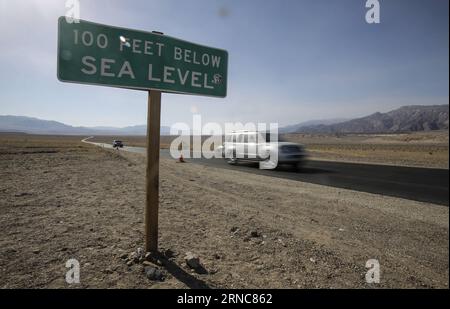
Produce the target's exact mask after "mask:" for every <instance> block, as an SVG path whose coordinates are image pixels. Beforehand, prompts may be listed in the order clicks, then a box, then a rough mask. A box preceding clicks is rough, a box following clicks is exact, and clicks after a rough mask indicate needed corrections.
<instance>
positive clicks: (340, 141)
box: [91, 131, 449, 169]
mask: <svg viewBox="0 0 450 309" xmlns="http://www.w3.org/2000/svg"><path fill="white" fill-rule="evenodd" d="M115 138H117V139H121V140H123V141H124V142H125V144H126V145H129V146H139V147H145V137H143V136H122V137H111V136H96V137H94V138H93V139H92V140H91V141H94V142H103V143H111V142H112V140H113V139H115ZM205 138H206V137H203V140H204V139H205ZM282 138H284V139H286V140H288V141H292V142H297V143H301V144H303V145H305V146H306V149H307V150H308V152H309V154H310V156H311V159H313V160H325V161H341V162H357V163H369V164H387V165H397V166H414V167H428V168H444V169H448V168H449V165H448V164H449V163H448V162H449V160H448V156H449V151H448V146H449V135H448V131H432V132H414V133H402V134H344V135H327V134H285V135H282ZM173 139H174V137H172V136H161V148H169V146H170V143H171V142H172V140H173Z"/></svg>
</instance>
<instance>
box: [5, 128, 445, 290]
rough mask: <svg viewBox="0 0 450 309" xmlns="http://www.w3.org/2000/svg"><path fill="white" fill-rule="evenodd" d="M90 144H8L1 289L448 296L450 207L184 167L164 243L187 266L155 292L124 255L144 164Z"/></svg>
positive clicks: (176, 172)
mask: <svg viewBox="0 0 450 309" xmlns="http://www.w3.org/2000/svg"><path fill="white" fill-rule="evenodd" d="M79 139H81V138H78V137H71V138H67V137H64V138H58V137H39V136H16V135H6V136H0V173H1V179H2V180H1V183H0V208H1V211H0V229H1V230H0V235H1V236H0V287H2V288H73V287H82V288H87V287H90V288H186V287H204V288H206V287H211V288H348V287H349V288H377V287H381V288H448V275H449V271H448V266H449V261H448V252H449V246H448V244H449V242H448V239H449V238H448V231H449V213H448V207H445V206H438V205H433V204H427V203H421V202H414V201H409V200H405V199H399V198H393V197H386V196H381V195H375V194H369V193H362V192H356V191H351V190H345V189H337V188H331V187H325V186H320V185H314V184H307V183H302V182H297V181H291V180H284V179H278V178H272V177H267V176H260V175H254V174H247V173H242V172H237V171H228V170H223V169H216V168H212V167H207V166H201V165H195V164H192V163H186V164H182V163H175V161H174V160H170V159H162V161H161V163H160V172H161V175H160V195H161V198H160V200H161V201H160V239H159V241H160V247H161V251H162V252H164V251H165V250H167V249H170V250H172V251H173V252H174V256H173V257H170V258H161V261H162V262H163V264H164V265H162V266H161V265H160V266H158V267H159V268H160V269H161V270H162V271H163V273H164V274H165V277H166V278H165V280H164V281H162V282H155V281H150V280H149V279H147V278H146V276H145V274H144V273H143V266H142V265H141V264H133V265H131V266H127V265H126V262H125V260H124V259H123V258H121V257H122V256H124V255H127V254H128V253H130V252H132V251H134V250H136V249H137V248H138V247H141V246H142V244H143V238H144V236H143V209H144V180H145V174H144V172H145V163H144V157H143V156H141V155H139V154H130V153H123V152H120V151H119V152H117V151H112V150H105V149H99V148H96V147H95V146H93V145H88V144H83V143H80V142H79ZM252 235H253V236H252ZM187 251H191V252H193V253H195V254H197V255H198V256H199V257H200V261H201V263H202V264H203V266H204V268H205V270H206V273H203V274H201V273H200V274H199V273H197V272H195V271H193V270H191V269H190V268H189V267H187V266H186V264H185V261H184V255H185V253H186V252H187ZM70 258H76V259H78V260H79V261H80V264H81V277H80V280H81V283H80V284H79V285H69V284H67V283H66V282H65V279H64V278H65V272H66V271H67V269H66V268H65V263H66V261H67V260H68V259H70ZM369 259H378V260H379V262H380V266H381V283H380V284H367V283H365V273H366V271H367V269H366V268H365V264H366V261H367V260H369Z"/></svg>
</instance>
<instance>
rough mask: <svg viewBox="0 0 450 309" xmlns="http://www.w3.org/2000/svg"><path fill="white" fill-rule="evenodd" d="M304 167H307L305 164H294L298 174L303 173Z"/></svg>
mask: <svg viewBox="0 0 450 309" xmlns="http://www.w3.org/2000/svg"><path fill="white" fill-rule="evenodd" d="M304 166H305V163H304V162H297V163H296V164H294V167H295V169H296V170H297V172H301V171H302V170H303V167H304Z"/></svg>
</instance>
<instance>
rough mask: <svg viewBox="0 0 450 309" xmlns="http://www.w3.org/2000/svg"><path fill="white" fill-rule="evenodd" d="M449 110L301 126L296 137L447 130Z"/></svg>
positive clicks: (417, 109) (416, 108)
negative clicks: (323, 134)
mask: <svg viewBox="0 0 450 309" xmlns="http://www.w3.org/2000/svg"><path fill="white" fill-rule="evenodd" d="M448 112H449V106H448V104H446V105H411V106H403V107H400V108H398V109H396V110H393V111H390V112H387V113H379V112H378V113H375V114H372V115H369V116H366V117H362V118H357V119H352V120H348V121H344V122H340V123H335V124H316V125H309V126H302V127H300V128H299V129H298V130H296V131H295V132H299V133H396V132H413V131H432V130H445V129H448V122H449V116H448Z"/></svg>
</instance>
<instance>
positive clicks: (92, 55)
mask: <svg viewBox="0 0 450 309" xmlns="http://www.w3.org/2000/svg"><path fill="white" fill-rule="evenodd" d="M227 66H228V53H227V51H225V50H222V49H216V48H211V47H206V46H202V45H198V44H194V43H190V42H186V41H183V40H180V39H176V38H172V37H169V36H166V35H162V34H158V33H151V32H144V31H138V30H130V29H125V28H117V27H112V26H106V25H101V24H96V23H92V22H88V21H83V20H80V21H79V23H68V22H67V21H66V19H65V17H60V18H59V20H58V79H59V80H60V81H64V82H74V83H83V84H94V85H104V86H114V87H123V88H131V89H145V90H149V89H155V90H160V91H165V92H175V93H187V94H198V95H206V96H214V97H225V96H226V94H227Z"/></svg>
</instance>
